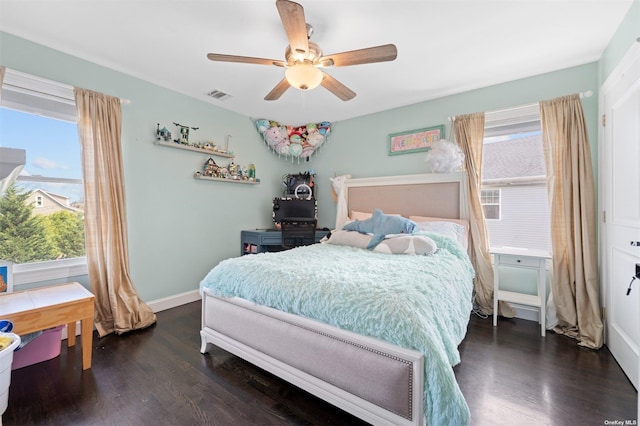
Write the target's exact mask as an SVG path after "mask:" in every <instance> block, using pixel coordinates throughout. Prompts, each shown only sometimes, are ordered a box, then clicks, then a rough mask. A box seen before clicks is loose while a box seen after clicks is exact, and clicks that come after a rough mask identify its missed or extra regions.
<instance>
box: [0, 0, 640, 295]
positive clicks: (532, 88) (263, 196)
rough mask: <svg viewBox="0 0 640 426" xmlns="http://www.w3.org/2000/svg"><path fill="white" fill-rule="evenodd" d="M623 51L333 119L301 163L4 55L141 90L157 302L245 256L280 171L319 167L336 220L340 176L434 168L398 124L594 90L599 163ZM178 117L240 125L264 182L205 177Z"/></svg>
mask: <svg viewBox="0 0 640 426" xmlns="http://www.w3.org/2000/svg"><path fill="white" fill-rule="evenodd" d="M638 8H639V7H638V0H636V1H635V2H634V5H633V7H632V10H631V11H630V15H631V18H630V17H629V16H628V17H627V18H626V19H625V23H624V24H623V26H621V30H620V31H618V34H616V37H618V35H619V34H623V35H620V37H621V38H624V39H626V38H628V35H626V34H627V33H631V32H632V31H631V30H626V29H625V28H626V27H627V26H628V27H630V26H632V24H630V23H627V22H630V21H632V20H633V19H637V15H638ZM623 44H624V43H623ZM616 50H617V49H614V48H611V52H609V49H607V59H606V62H607V65H606V66H605V65H604V64H603V63H602V62H601V63H600V64H598V63H591V64H586V65H583V66H579V67H574V68H569V69H565V70H561V71H558V72H553V73H548V74H543V75H539V76H535V77H531V78H527V79H522V80H517V81H513V82H509V83H504V84H500V85H496V86H491V87H487V88H483V89H478V90H474V91H470V92H466V93H462V94H458V95H453V96H448V97H444V98H440V99H436V100H432V101H428V102H423V103H419V104H416V105H411V106H407V107H403V108H397V109H393V110H389V111H384V112H381V113H377V114H372V115H368V116H364V117H358V118H354V119H351V120H345V121H342V122H337V123H333V130H332V134H331V136H330V138H329V141H328V142H327V143H326V144H325V146H324V148H323V149H321V150H320V151H319V153H318V154H317V155H316V156H314V157H313V159H312V161H310V162H309V163H299V164H298V163H291V162H286V161H285V160H283V159H280V158H278V157H277V156H275V155H273V154H271V152H270V151H269V150H268V149H267V148H266V147H265V146H264V144H263V143H262V142H261V140H260V139H259V138H258V136H257V133H256V131H255V130H254V127H253V123H252V122H251V121H250V120H249V118H247V117H244V116H241V115H239V114H235V113H232V112H229V111H226V110H224V109H221V108H218V107H216V106H214V105H211V104H208V103H205V102H201V101H198V100H194V99H192V98H189V97H186V96H184V95H181V94H178V93H176V92H173V91H170V90H167V89H164V88H161V87H158V86H156V85H153V84H150V83H148V82H145V81H143V80H140V79H136V78H133V77H130V76H127V75H124V74H122V73H119V72H115V71H112V70H109V69H106V68H104V67H101V66H98V65H95V64H92V63H89V62H86V61H83V60H80V59H77V58H74V57H72V56H69V55H66V54H63V53H60V52H57V51H54V50H52V49H48V48H45V47H43V46H41V45H37V44H34V43H31V42H28V41H26V40H24V39H21V38H17V37H14V36H12V35H9V34H6V33H1V32H0V64H2V65H5V66H7V67H9V68H13V69H16V70H19V71H24V72H28V73H31V74H35V75H39V76H42V77H46V78H50V79H53V80H57V81H61V82H64V83H68V84H72V85H75V86H79V87H84V88H88V89H91V90H96V91H100V92H103V93H107V94H110V95H113V96H119V97H122V98H126V99H130V100H131V104H130V105H123V133H122V148H123V155H124V168H125V182H126V195H127V216H128V222H129V223H128V229H129V254H130V263H131V273H132V277H133V280H134V282H135V284H136V287H137V288H138V291H139V292H140V295H141V296H142V298H143V299H144V300H147V301H149V300H155V299H158V298H162V297H168V296H171V295H175V294H179V293H182V292H186V291H190V290H194V289H196V288H197V286H198V283H199V281H200V280H201V279H202V278H203V277H204V275H205V274H206V273H207V271H208V270H209V269H210V268H211V267H212V266H214V265H215V264H216V263H218V262H219V261H220V260H222V259H225V258H228V257H231V256H236V255H238V253H239V245H240V244H239V236H240V230H241V229H247V228H254V227H265V226H269V224H270V208H271V199H272V198H273V197H274V196H277V195H279V194H280V193H281V192H282V186H281V185H280V180H281V177H282V176H283V175H284V174H286V173H291V172H297V171H305V170H307V169H309V168H311V169H313V170H315V172H316V173H317V177H318V204H319V223H320V225H321V226H328V227H332V226H333V225H334V221H335V205H334V203H333V200H332V199H331V196H330V189H329V188H330V183H329V177H330V176H333V175H334V174H344V173H350V174H351V175H353V176H354V177H367V176H380V175H398V174H413V173H422V172H424V171H425V164H424V153H416V154H405V155H397V156H389V155H388V146H387V144H388V142H387V135H388V134H389V133H394V132H399V131H404V130H410V129H418V128H422V127H428V126H433V125H439V124H445V125H446V136H447V137H449V133H450V123H449V122H448V120H447V118H448V117H450V116H454V115H459V114H466V113H472V112H479V111H490V110H496V109H501V108H508V107H511V106H518V105H522V104H527V103H531V102H536V101H540V100H545V99H552V98H555V97H558V96H563V95H568V94H572V93H577V92H582V91H586V90H592V91H593V92H594V96H593V97H591V98H585V99H583V106H584V110H585V115H586V120H587V125H588V129H589V135H590V140H591V146H592V157H593V162H594V165H596V155H597V149H596V146H597V116H598V113H597V91H598V86H599V76H601V75H602V71H601V70H602V68H603V67H605V68H611V69H612V68H613V66H614V65H609V64H608V63H609V62H615V61H616V57H617V56H621V55H619V54H618V53H616V52H615V51H616ZM609 57H611V58H609ZM617 60H618V61H619V58H618V59H617ZM603 62H605V58H603ZM185 78H188V76H185ZM322 119H323V118H322V117H319V118H318V120H322ZM174 121H175V122H180V123H185V124H189V125H191V126H196V127H200V129H199V130H198V131H197V132H194V133H192V140H194V138H195V139H213V140H215V141H217V142H223V141H224V137H225V135H226V134H227V133H229V134H231V135H232V136H233V137H232V139H231V147H230V148H231V149H232V150H233V151H234V152H235V154H236V162H237V163H238V164H248V163H249V162H253V163H254V164H255V165H256V169H257V175H258V177H259V178H261V180H262V183H261V184H260V185H239V184H232V183H220V182H206V181H195V180H194V179H193V178H192V175H193V172H194V171H195V170H196V169H199V168H200V167H201V165H202V162H203V161H204V160H205V159H206V156H202V155H200V154H196V153H190V152H183V151H180V150H175V149H171V148H165V147H159V146H155V145H153V143H152V140H153V136H154V130H155V126H156V123H158V122H159V123H161V124H162V125H166V126H167V128H170V125H171V123H172V122H174ZM216 161H218V162H219V163H222V164H226V162H227V160H226V159H220V160H217V159H216ZM596 170H597V169H596Z"/></svg>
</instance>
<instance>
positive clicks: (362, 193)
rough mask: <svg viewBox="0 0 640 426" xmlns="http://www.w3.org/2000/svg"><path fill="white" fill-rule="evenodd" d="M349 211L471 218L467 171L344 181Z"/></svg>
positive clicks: (407, 215)
mask: <svg viewBox="0 0 640 426" xmlns="http://www.w3.org/2000/svg"><path fill="white" fill-rule="evenodd" d="M344 191H345V195H346V201H347V214H351V212H352V211H359V212H367V213H370V212H373V210H374V209H376V208H379V209H381V210H382V211H383V212H385V213H387V214H400V215H402V216H405V217H409V216H430V217H443V218H450V219H468V218H469V213H468V212H469V211H468V208H467V191H466V180H465V176H464V174H463V173H434V174H418V175H404V176H386V177H372V178H356V179H347V180H346V181H345V184H344Z"/></svg>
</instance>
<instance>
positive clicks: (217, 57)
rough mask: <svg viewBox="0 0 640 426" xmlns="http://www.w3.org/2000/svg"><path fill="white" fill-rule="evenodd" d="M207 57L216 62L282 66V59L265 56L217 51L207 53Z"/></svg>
mask: <svg viewBox="0 0 640 426" xmlns="http://www.w3.org/2000/svg"><path fill="white" fill-rule="evenodd" d="M207 58H209V60H211V61H218V62H239V63H243V64H258V65H276V66H279V67H284V65H285V63H284V61H280V60H277V59H265V58H254V57H251V56H235V55H222V54H219V53H209V54H208V55H207Z"/></svg>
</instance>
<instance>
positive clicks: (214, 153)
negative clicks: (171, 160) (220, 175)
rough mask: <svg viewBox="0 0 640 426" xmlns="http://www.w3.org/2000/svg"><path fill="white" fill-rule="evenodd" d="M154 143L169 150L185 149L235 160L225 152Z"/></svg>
mask: <svg viewBox="0 0 640 426" xmlns="http://www.w3.org/2000/svg"><path fill="white" fill-rule="evenodd" d="M154 143H155V144H156V145H161V146H168V147H169V148H177V149H184V150H185V151H193V152H200V153H203V154H209V155H215V156H218V157H224V158H234V155H233V154H227V153H225V152H219V151H213V150H210V149H205V148H197V147H195V146H191V145H183V144H179V143H175V142H165V141H161V140H160V141H159V140H155V141H154Z"/></svg>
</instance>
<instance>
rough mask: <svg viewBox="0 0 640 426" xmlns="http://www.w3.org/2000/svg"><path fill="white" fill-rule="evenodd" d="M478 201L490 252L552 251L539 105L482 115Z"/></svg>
mask: <svg viewBox="0 0 640 426" xmlns="http://www.w3.org/2000/svg"><path fill="white" fill-rule="evenodd" d="M480 197H481V203H482V206H483V209H484V213H485V217H486V219H487V222H486V223H487V231H488V233H489V243H490V245H491V246H492V247H518V248H527V249H538V250H547V251H551V236H550V217H549V201H548V197H547V179H546V166H545V162H544V153H543V147H542V131H541V127H540V113H539V107H538V104H533V105H527V106H524V107H519V108H513V109H510V110H503V111H495V112H489V113H487V114H486V116H485V138H484V145H483V151H482V188H481V196H480Z"/></svg>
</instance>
